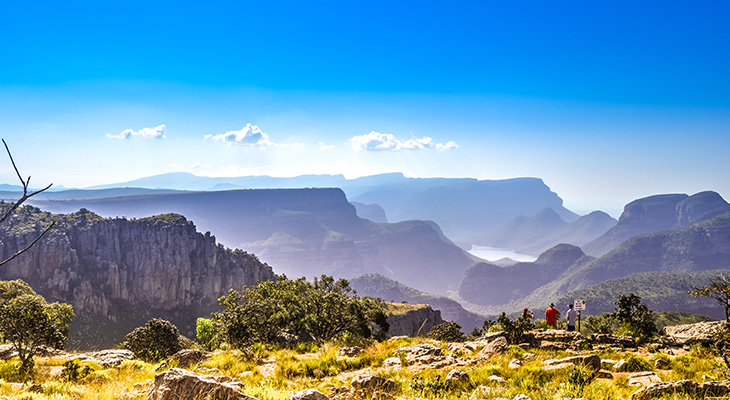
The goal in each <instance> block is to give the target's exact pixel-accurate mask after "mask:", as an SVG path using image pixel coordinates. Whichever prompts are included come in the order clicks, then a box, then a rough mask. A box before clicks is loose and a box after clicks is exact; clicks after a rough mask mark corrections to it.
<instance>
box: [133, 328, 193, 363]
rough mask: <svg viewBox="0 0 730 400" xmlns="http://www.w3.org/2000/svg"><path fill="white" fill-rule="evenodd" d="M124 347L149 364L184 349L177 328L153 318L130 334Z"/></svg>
mask: <svg viewBox="0 0 730 400" xmlns="http://www.w3.org/2000/svg"><path fill="white" fill-rule="evenodd" d="M122 346H123V347H124V348H125V349H128V350H131V351H132V352H134V355H135V356H137V358H140V359H142V360H145V361H148V362H156V361H159V360H162V359H164V358H167V357H169V356H171V355H173V354H175V353H177V352H178V351H180V350H182V348H183V346H182V344H181V343H180V331H179V330H178V329H177V327H176V326H175V325H173V324H172V323H171V322H169V321H166V320H164V319H160V318H153V319H151V320H149V321H147V323H146V324H145V326H142V327H139V328H137V329H135V330H133V331H132V332H130V333H128V334H127V336H125V337H124V342H123V343H122Z"/></svg>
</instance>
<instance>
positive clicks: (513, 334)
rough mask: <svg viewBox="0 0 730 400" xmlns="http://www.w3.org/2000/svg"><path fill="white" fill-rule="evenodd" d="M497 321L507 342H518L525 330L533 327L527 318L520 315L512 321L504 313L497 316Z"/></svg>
mask: <svg viewBox="0 0 730 400" xmlns="http://www.w3.org/2000/svg"><path fill="white" fill-rule="evenodd" d="M497 323H498V324H499V325H500V326H501V327H502V330H503V331H504V333H505V335H506V336H507V342H508V343H509V344H519V343H520V341H521V340H522V335H523V334H524V333H525V331H529V330H532V329H533V328H534V327H535V325H533V324H532V322H530V321H529V320H528V319H525V318H522V317H520V318H518V319H517V320H516V321H512V320H511V319H509V318H508V317H507V314H505V313H502V315H500V316H499V317H498V318H497Z"/></svg>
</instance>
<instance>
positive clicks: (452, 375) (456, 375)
mask: <svg viewBox="0 0 730 400" xmlns="http://www.w3.org/2000/svg"><path fill="white" fill-rule="evenodd" d="M469 381H470V378H469V374H467V373H466V372H464V371H462V370H460V369H452V370H451V371H449V373H448V374H447V375H446V382H454V383H459V384H466V383H469Z"/></svg>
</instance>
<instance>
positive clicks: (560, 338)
mask: <svg viewBox="0 0 730 400" xmlns="http://www.w3.org/2000/svg"><path fill="white" fill-rule="evenodd" d="M533 335H534V337H535V340H536V341H538V342H540V341H543V340H546V341H548V342H563V343H571V342H575V341H577V340H580V339H582V338H583V335H581V334H580V333H579V332H568V331H563V330H559V329H546V330H543V331H539V330H538V331H535V332H534V333H533Z"/></svg>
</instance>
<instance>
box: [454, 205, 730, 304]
mask: <svg viewBox="0 0 730 400" xmlns="http://www.w3.org/2000/svg"><path fill="white" fill-rule="evenodd" d="M718 198H719V199H720V200H722V198H721V197H719V195H717V194H716V193H712V192H703V193H699V194H697V195H694V196H686V195H684V196H682V195H672V196H653V197H652V198H648V200H647V199H640V200H637V201H635V202H632V203H631V204H630V205H627V207H626V209H625V211H624V214H623V215H622V216H621V219H620V220H619V221H623V224H622V223H621V222H619V224H620V225H621V224H622V225H623V227H622V228H621V229H625V228H627V227H632V228H633V229H635V231H642V230H651V229H659V228H661V227H667V226H670V230H664V231H660V232H654V233H646V234H640V235H637V236H633V237H631V238H629V239H628V240H626V241H625V242H623V243H622V244H620V245H619V246H618V247H617V248H616V249H614V250H612V251H610V252H609V253H608V254H606V255H604V256H602V257H599V258H594V257H591V256H587V255H585V254H584V253H583V252H582V251H581V250H580V249H579V248H577V247H574V246H568V245H559V246H556V247H555V248H553V249H550V250H548V251H547V252H545V253H543V254H542V255H541V256H540V257H539V258H538V260H537V261H535V262H534V263H517V264H515V265H512V266H508V267H498V266H495V265H490V264H487V263H480V264H477V265H476V266H474V267H472V268H470V269H469V270H467V272H466V274H465V278H464V280H463V281H462V284H461V286H460V289H459V299H460V300H463V301H464V302H465V303H464V304H465V306H466V307H467V309H470V310H472V311H476V312H480V313H482V314H492V313H496V312H498V311H499V310H500V309H502V310H505V311H514V310H516V309H520V308H522V307H525V306H527V307H544V306H545V305H546V304H547V303H549V302H551V301H554V300H555V299H558V298H561V297H562V296H565V295H566V294H567V293H569V292H571V291H574V290H579V289H586V288H590V287H591V286H592V285H597V284H601V283H602V282H606V281H608V280H616V279H621V278H625V277H628V276H632V275H634V274H637V273H641V272H664V273H688V272H702V271H708V270H717V269H728V268H730V212H727V213H725V214H721V215H717V216H712V215H713V214H715V212H716V210H718V209H722V208H723V203H724V200H722V201H718ZM683 201H684V202H683ZM667 203H673V206H672V207H668V208H669V210H667V207H666V205H667ZM642 204H643V205H644V206H641V205H642ZM725 204H726V203H725ZM637 206H638V208H639V209H640V210H644V211H646V210H647V209H648V210H650V212H648V213H645V214H644V215H643V217H640V216H639V215H637V214H636V210H637ZM708 210H709V211H708ZM647 214H649V215H652V214H653V215H656V216H657V218H659V221H657V220H655V219H654V218H648V217H647ZM708 216H709V218H708V219H703V218H705V217H708ZM641 221H645V222H646V223H645V224H642V222H641ZM668 221H671V225H670V224H669V222H668ZM688 223H690V224H691V225H686V224H688ZM683 225H684V227H679V228H677V227H678V226H683ZM618 226H619V225H617V227H618ZM621 229H616V230H614V229H612V230H614V235H615V232H626V231H627V229H625V230H623V231H622V230H621ZM609 232H610V231H609ZM612 237H616V236H612ZM614 288H615V289H616V290H620V289H621V285H614ZM623 289H624V290H625V292H624V293H628V291H629V290H634V289H638V288H637V287H636V286H633V287H632V286H630V285H625V286H624V287H623ZM586 290H587V289H586ZM685 290H689V288H688V287H686V288H685ZM669 311H682V310H675V309H669Z"/></svg>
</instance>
